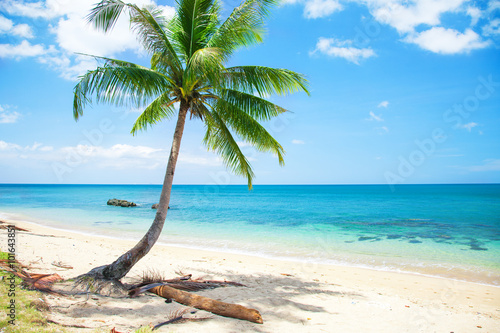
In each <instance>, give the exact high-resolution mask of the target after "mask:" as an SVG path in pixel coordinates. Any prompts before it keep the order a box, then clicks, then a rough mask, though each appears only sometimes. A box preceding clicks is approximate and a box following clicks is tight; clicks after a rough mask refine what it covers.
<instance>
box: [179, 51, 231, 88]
mask: <svg viewBox="0 0 500 333" xmlns="http://www.w3.org/2000/svg"><path fill="white" fill-rule="evenodd" d="M220 51H221V50H220V49H217V48H209V47H205V48H201V49H199V50H197V51H196V52H195V53H194V54H193V55H192V56H191V58H190V59H189V63H188V64H187V66H186V70H185V72H184V80H183V83H184V86H183V87H184V89H185V90H187V91H192V90H193V88H194V87H195V86H196V85H198V86H199V85H201V83H207V82H209V83H210V85H212V86H214V85H215V86H217V85H218V83H219V81H220V80H221V78H222V76H221V74H222V73H223V69H224V59H223V58H222V57H221V52H220Z"/></svg>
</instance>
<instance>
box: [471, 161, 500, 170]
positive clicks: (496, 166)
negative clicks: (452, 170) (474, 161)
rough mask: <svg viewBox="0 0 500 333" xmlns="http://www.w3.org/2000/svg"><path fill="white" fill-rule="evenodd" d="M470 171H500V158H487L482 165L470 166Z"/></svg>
mask: <svg viewBox="0 0 500 333" xmlns="http://www.w3.org/2000/svg"><path fill="white" fill-rule="evenodd" d="M468 169H469V170H470V171H474V172H482V171H500V159H488V160H485V161H484V163H483V164H482V165H475V166H471V167H469V168H468Z"/></svg>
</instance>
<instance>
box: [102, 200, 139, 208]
mask: <svg viewBox="0 0 500 333" xmlns="http://www.w3.org/2000/svg"><path fill="white" fill-rule="evenodd" d="M107 204H108V205H110V206H118V207H135V206H137V204H135V203H133V202H131V201H127V200H119V199H109V200H108V202H107Z"/></svg>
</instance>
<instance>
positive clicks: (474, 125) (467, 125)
mask: <svg viewBox="0 0 500 333" xmlns="http://www.w3.org/2000/svg"><path fill="white" fill-rule="evenodd" d="M477 125H478V124H477V123H474V122H470V123H467V124H463V125H460V126H458V128H463V129H466V130H467V131H469V132H470V131H472V129H473V128H474V127H476V126H477Z"/></svg>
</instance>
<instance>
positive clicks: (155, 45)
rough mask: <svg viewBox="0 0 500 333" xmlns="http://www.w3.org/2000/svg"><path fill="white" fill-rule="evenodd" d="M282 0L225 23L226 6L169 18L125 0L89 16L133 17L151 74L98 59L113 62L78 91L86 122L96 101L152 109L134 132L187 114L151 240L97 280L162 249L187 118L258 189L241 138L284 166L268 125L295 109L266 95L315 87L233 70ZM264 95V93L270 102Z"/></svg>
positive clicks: (184, 4) (272, 73) (260, 71)
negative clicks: (236, 57) (238, 54)
mask: <svg viewBox="0 0 500 333" xmlns="http://www.w3.org/2000/svg"><path fill="white" fill-rule="evenodd" d="M277 1H278V0H246V1H244V2H242V3H241V5H240V6H239V7H237V8H235V9H234V10H233V12H232V13H231V14H230V15H229V16H228V17H227V19H225V20H224V21H221V19H220V16H221V7H220V5H219V3H218V1H217V0H178V1H177V11H176V15H175V16H174V17H173V18H172V19H171V20H167V19H166V18H165V17H163V16H162V13H161V11H160V10H159V9H157V8H153V7H146V8H142V9H141V8H139V7H137V6H136V5H134V4H128V3H124V2H122V1H120V0H102V1H101V2H100V3H98V4H97V5H96V7H95V8H93V9H92V11H91V13H90V14H89V15H88V20H89V22H91V23H92V24H93V25H94V26H95V27H97V28H98V29H101V30H103V31H105V32H107V31H109V30H110V29H112V27H113V25H114V24H115V22H116V21H117V19H118V17H119V16H120V15H121V14H122V13H123V12H128V14H129V15H130V22H131V26H132V28H133V30H134V31H135V32H136V33H137V35H138V39H139V40H140V42H141V43H142V45H143V46H144V48H145V49H146V50H147V51H148V53H150V54H151V68H147V67H143V66H139V65H136V64H133V63H130V62H126V61H121V60H116V59H109V58H104V57H96V58H97V59H100V60H101V61H103V64H102V65H101V66H100V67H98V68H97V69H95V70H92V71H88V72H87V73H86V74H85V75H83V76H82V77H81V78H80V81H79V82H78V84H77V85H76V86H75V88H74V104H73V106H74V107H73V113H74V117H75V119H76V120H78V118H79V117H80V116H82V115H83V109H84V107H85V105H86V104H89V103H92V102H93V101H94V100H95V102H104V103H109V104H114V105H119V106H123V105H136V106H141V107H142V106H145V108H144V111H143V112H142V114H141V115H140V116H139V117H138V118H137V120H136V122H135V124H134V125H133V128H132V131H131V132H132V134H136V133H137V132H138V131H140V130H145V129H147V128H148V126H152V125H154V124H156V123H158V122H159V121H161V120H164V119H169V118H172V117H174V116H175V115H177V124H176V126H175V131H174V137H173V141H172V148H171V151H170V157H169V160H168V165H167V170H166V174H165V179H164V182H163V187H162V191H161V196H160V201H159V205H158V209H157V212H156V216H155V219H154V221H153V223H152V225H151V227H150V228H149V230H148V231H147V233H146V234H145V235H144V237H143V238H142V239H141V240H140V241H139V242H138V243H137V245H135V246H134V247H133V248H132V249H131V250H129V251H128V252H126V253H125V254H123V255H122V256H120V257H119V258H118V259H117V260H115V261H114V262H113V263H112V264H109V265H105V266H100V267H96V268H94V269H93V270H91V271H90V272H89V273H88V275H92V276H94V277H96V278H101V279H113V280H117V279H121V278H122V277H123V276H125V275H126V274H127V273H128V272H129V270H130V269H131V268H132V266H133V265H134V264H135V263H136V262H137V261H139V260H140V259H141V258H142V257H143V256H144V255H146V254H147V253H148V252H149V250H150V249H151V248H152V246H153V245H154V243H155V242H156V240H157V239H158V237H159V236H160V233H161V231H162V228H163V225H164V223H165V219H166V216H167V211H168V204H169V201H170V192H171V189H172V181H173V178H174V171H175V166H176V163H177V157H178V155H179V149H180V145H181V139H182V133H183V130H184V124H185V121H186V117H187V115H188V114H189V116H190V118H195V119H200V120H201V121H203V123H204V125H205V128H206V133H205V137H204V139H203V143H204V144H205V145H206V146H207V148H208V149H210V150H213V151H215V152H217V153H218V154H219V155H220V157H221V158H222V160H223V162H224V164H225V165H226V166H227V167H228V168H229V169H230V170H232V171H233V172H234V173H235V174H237V175H241V176H244V177H246V178H247V180H248V187H249V189H251V187H252V178H253V176H254V173H253V171H252V168H251V166H250V164H249V161H248V159H247V158H246V157H245V156H244V154H243V153H242V152H241V150H240V147H239V146H238V143H237V141H236V140H235V138H234V136H233V133H234V134H236V135H237V136H238V137H240V139H242V140H244V141H246V142H248V143H250V144H251V145H253V146H254V147H255V148H256V149H257V150H259V151H262V152H271V153H273V154H275V155H276V156H277V157H278V160H279V164H280V165H283V163H284V160H283V155H284V150H283V147H282V146H281V145H280V144H279V143H278V142H277V141H276V140H275V139H274V138H273V137H272V136H271V135H270V134H269V133H268V132H267V131H266V129H265V128H264V127H263V126H262V125H261V124H260V123H259V121H266V120H269V119H271V118H273V117H275V116H278V115H279V114H281V113H283V112H285V111H286V110H285V109H283V108H282V107H280V106H278V105H275V104H273V103H271V102H269V101H268V100H266V99H265V98H264V97H265V96H271V95H273V94H278V95H287V94H288V93H293V92H297V91H305V92H306V93H308V94H309V92H308V90H307V80H306V79H305V78H304V76H303V75H301V74H298V73H295V72H292V71H290V70H286V69H276V68H269V67H263V66H237V67H225V65H224V64H225V63H227V61H228V60H229V59H230V57H231V55H232V54H233V53H234V52H235V51H236V50H237V49H238V48H241V47H245V46H249V45H252V44H256V43H259V42H261V41H262V36H263V33H264V29H263V28H264V19H265V17H266V16H267V15H268V13H269V9H270V8H271V7H272V6H273V5H275V4H276V2H277ZM263 96H264V97H263Z"/></svg>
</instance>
